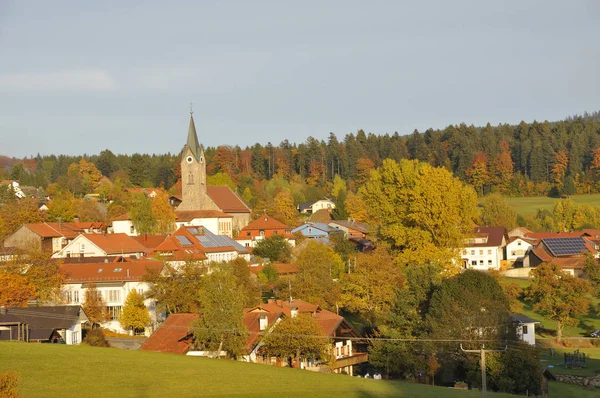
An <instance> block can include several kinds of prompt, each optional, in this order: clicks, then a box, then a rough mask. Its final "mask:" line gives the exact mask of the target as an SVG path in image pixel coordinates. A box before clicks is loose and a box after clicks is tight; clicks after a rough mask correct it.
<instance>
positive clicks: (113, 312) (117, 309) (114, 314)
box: [106, 305, 121, 321]
mask: <svg viewBox="0 0 600 398" xmlns="http://www.w3.org/2000/svg"><path fill="white" fill-rule="evenodd" d="M106 309H107V310H108V315H109V316H110V320H111V321H117V320H119V316H121V306H120V305H119V306H114V307H107V308H106Z"/></svg>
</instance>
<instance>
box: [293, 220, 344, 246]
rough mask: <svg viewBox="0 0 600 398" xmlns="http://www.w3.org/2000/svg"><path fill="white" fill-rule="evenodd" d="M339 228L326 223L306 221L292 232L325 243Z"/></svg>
mask: <svg viewBox="0 0 600 398" xmlns="http://www.w3.org/2000/svg"><path fill="white" fill-rule="evenodd" d="M337 231H338V230H337V229H335V228H332V227H330V226H329V225H328V224H324V223H310V222H309V223H306V224H302V225H300V226H299V227H296V228H294V229H292V234H301V235H302V236H304V237H305V238H309V239H317V240H319V241H320V242H323V243H325V244H328V243H329V234H330V233H336V232H337Z"/></svg>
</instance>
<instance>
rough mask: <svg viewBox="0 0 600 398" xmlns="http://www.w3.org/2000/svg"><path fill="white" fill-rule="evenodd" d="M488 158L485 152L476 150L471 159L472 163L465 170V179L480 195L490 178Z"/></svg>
mask: <svg viewBox="0 0 600 398" xmlns="http://www.w3.org/2000/svg"><path fill="white" fill-rule="evenodd" d="M488 160H489V158H488V155H487V153H485V152H477V153H476V154H475V159H473V163H471V167H469V168H468V169H467V170H466V171H465V175H466V176H467V180H468V181H469V182H470V183H471V185H473V187H475V189H476V190H477V192H479V194H480V195H483V193H484V192H483V190H484V187H485V185H486V184H488V183H489V180H490V175H489V171H488Z"/></svg>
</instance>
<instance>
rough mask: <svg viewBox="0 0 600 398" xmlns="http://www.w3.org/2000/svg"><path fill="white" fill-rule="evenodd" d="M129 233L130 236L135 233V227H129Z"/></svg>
mask: <svg viewBox="0 0 600 398" xmlns="http://www.w3.org/2000/svg"><path fill="white" fill-rule="evenodd" d="M129 233H130V234H133V233H135V227H134V226H133V225H132V226H130V227H129Z"/></svg>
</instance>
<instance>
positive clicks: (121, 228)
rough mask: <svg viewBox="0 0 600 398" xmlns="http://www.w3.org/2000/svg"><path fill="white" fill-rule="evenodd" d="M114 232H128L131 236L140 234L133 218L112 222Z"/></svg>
mask: <svg viewBox="0 0 600 398" xmlns="http://www.w3.org/2000/svg"><path fill="white" fill-rule="evenodd" d="M112 229H113V230H112V232H113V234H127V235H129V236H138V233H137V230H136V229H135V227H134V226H133V222H132V221H131V220H118V221H113V222H112Z"/></svg>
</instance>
